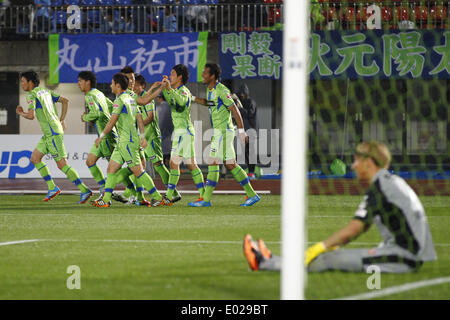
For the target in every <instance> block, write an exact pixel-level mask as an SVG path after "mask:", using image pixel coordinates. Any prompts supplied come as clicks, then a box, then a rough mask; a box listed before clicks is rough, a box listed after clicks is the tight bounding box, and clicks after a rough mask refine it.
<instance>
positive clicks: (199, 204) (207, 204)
mask: <svg viewBox="0 0 450 320" xmlns="http://www.w3.org/2000/svg"><path fill="white" fill-rule="evenodd" d="M188 204H189V206H190V207H211V201H204V200H201V201H195V202H189V203H188Z"/></svg>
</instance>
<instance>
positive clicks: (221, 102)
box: [206, 82, 234, 130]
mask: <svg viewBox="0 0 450 320" xmlns="http://www.w3.org/2000/svg"><path fill="white" fill-rule="evenodd" d="M206 100H208V101H213V102H214V106H210V107H209V115H210V118H211V125H212V127H213V128H215V129H220V130H225V129H229V130H234V126H233V121H232V119H231V111H230V110H229V109H228V108H229V107H230V106H232V105H233V104H234V100H233V99H232V98H231V93H230V90H229V89H228V88H227V87H226V86H225V85H223V84H222V83H220V82H217V83H216V85H215V86H214V88H212V89H209V88H208V87H207V88H206Z"/></svg>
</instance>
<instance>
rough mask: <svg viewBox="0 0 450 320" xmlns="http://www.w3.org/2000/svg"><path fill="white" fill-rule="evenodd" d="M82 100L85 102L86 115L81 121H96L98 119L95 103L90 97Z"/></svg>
mask: <svg viewBox="0 0 450 320" xmlns="http://www.w3.org/2000/svg"><path fill="white" fill-rule="evenodd" d="M84 100H85V102H86V108H87V109H88V113H86V114H85V115H84V116H83V120H84V121H88V122H91V121H95V120H97V119H98V117H99V114H98V110H99V108H98V106H97V105H96V104H97V103H96V102H95V100H94V99H93V98H92V97H90V96H86V97H84Z"/></svg>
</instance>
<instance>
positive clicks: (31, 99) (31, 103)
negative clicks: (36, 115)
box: [27, 93, 36, 110]
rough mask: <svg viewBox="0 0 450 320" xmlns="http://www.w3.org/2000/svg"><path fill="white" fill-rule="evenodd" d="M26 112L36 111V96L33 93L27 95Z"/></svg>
mask: <svg viewBox="0 0 450 320" xmlns="http://www.w3.org/2000/svg"><path fill="white" fill-rule="evenodd" d="M27 105H28V110H36V96H35V95H34V94H33V93H29V94H28V95H27Z"/></svg>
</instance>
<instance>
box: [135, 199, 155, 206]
mask: <svg viewBox="0 0 450 320" xmlns="http://www.w3.org/2000/svg"><path fill="white" fill-rule="evenodd" d="M135 205H137V206H146V207H151V206H152V204H151V202H150V201H148V200H146V199H144V200H142V201H139V200H136V201H135Z"/></svg>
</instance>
